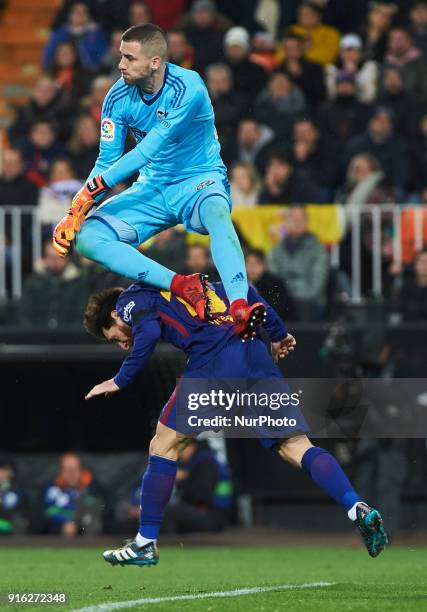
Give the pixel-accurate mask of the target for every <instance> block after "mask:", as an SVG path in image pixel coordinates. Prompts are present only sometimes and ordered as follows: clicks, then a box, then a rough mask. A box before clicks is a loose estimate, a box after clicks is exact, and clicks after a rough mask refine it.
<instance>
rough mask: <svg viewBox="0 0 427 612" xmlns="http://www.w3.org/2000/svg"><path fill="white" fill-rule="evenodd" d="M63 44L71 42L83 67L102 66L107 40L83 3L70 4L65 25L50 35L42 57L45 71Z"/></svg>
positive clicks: (93, 67)
mask: <svg viewBox="0 0 427 612" xmlns="http://www.w3.org/2000/svg"><path fill="white" fill-rule="evenodd" d="M64 42H71V43H73V44H74V45H75V46H76V49H78V53H79V59H80V62H81V64H82V65H83V66H85V67H87V68H91V69H96V68H98V67H99V66H100V65H101V64H102V60H103V57H104V54H105V52H106V50H107V38H106V36H105V33H104V31H103V30H102V28H101V27H100V26H99V25H98V24H97V23H95V22H94V21H92V18H91V15H90V12H89V8H88V6H87V4H85V3H84V2H75V3H74V4H72V5H71V6H70V10H69V13H68V21H67V23H65V24H64V25H62V26H60V27H59V28H58V29H57V30H55V31H54V32H53V33H52V35H51V37H50V40H49V42H48V43H47V45H46V47H45V50H44V55H43V68H44V69H45V70H47V69H48V68H50V67H51V66H52V64H53V63H54V58H55V51H56V49H57V47H58V45H60V44H61V43H64Z"/></svg>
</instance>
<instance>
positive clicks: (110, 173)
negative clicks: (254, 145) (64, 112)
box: [89, 63, 226, 187]
mask: <svg viewBox="0 0 427 612" xmlns="http://www.w3.org/2000/svg"><path fill="white" fill-rule="evenodd" d="M128 129H130V130H131V131H132V132H133V134H134V136H135V139H136V146H135V148H134V149H132V150H131V151H130V152H129V153H126V154H125V155H123V150H124V146H125V140H126V136H127V132H128ZM214 170H217V171H220V172H225V171H226V170H225V166H224V164H223V161H222V159H221V156H220V145H219V142H218V137H217V134H216V130H215V125H214V112H213V108H212V104H211V101H210V98H209V94H208V91H207V89H206V86H205V84H204V83H203V81H202V79H201V77H200V75H199V74H198V73H197V72H194V71H193V70H187V69H186V68H181V67H180V66H175V65H174V64H169V63H167V64H166V68H165V75H164V80H163V85H162V87H161V88H160V89H159V90H158V91H157V92H155V93H154V94H152V95H147V94H145V93H143V92H142V91H141V89H140V88H139V87H138V86H137V85H126V83H125V82H124V80H123V79H122V78H120V79H119V80H118V81H117V82H116V83H115V84H114V85H113V87H112V88H111V89H110V91H109V92H108V94H107V96H106V97H105V100H104V104H103V107H102V119H101V136H100V147H99V156H98V159H97V161H96V164H95V167H94V168H93V170H92V172H91V174H90V175H89V178H92V177H93V176H95V175H97V174H102V176H103V178H104V180H105V181H106V183H107V184H108V185H109V186H110V187H113V186H114V185H116V184H117V183H119V182H121V181H123V180H125V179H126V178H128V177H129V176H131V175H132V174H134V173H135V172H137V171H139V172H140V173H141V174H143V175H144V176H145V177H147V178H149V179H154V180H156V181H159V182H161V183H170V182H174V181H179V180H180V179H185V178H187V177H190V176H194V175H197V174H203V173H205V172H206V171H208V172H209V171H214Z"/></svg>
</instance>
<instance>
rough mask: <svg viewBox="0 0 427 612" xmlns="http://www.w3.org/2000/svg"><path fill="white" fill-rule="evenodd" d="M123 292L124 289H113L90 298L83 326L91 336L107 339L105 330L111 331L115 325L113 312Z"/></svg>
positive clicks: (105, 290) (94, 294)
mask: <svg viewBox="0 0 427 612" xmlns="http://www.w3.org/2000/svg"><path fill="white" fill-rule="evenodd" d="M123 291H124V289H123V288H122V287H111V288H109V289H104V290H103V291H99V293H93V294H92V295H91V296H90V298H89V299H88V302H87V305H86V310H85V314H84V318H83V324H84V326H85V328H86V330H87V331H88V332H89V333H90V334H92V335H93V336H96V337H97V338H102V339H103V340H104V339H105V337H104V332H103V330H104V329H110V327H111V326H112V325H113V323H114V319H113V318H112V316H111V312H112V311H113V310H114V309H115V308H116V304H117V300H118V299H119V295H120V294H121V293H122V292H123Z"/></svg>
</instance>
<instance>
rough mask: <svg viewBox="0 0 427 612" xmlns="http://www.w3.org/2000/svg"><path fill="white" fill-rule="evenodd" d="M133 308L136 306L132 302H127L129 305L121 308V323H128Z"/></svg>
mask: <svg viewBox="0 0 427 612" xmlns="http://www.w3.org/2000/svg"><path fill="white" fill-rule="evenodd" d="M135 306H136V304H135V302H134V301H133V300H132V301H131V302H129V304H126V306H125V307H124V308H123V321H125V323H129V321H130V320H131V312H132V308H134V307H135Z"/></svg>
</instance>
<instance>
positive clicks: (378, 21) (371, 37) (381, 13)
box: [362, 0, 396, 63]
mask: <svg viewBox="0 0 427 612" xmlns="http://www.w3.org/2000/svg"><path fill="white" fill-rule="evenodd" d="M395 13H396V7H395V5H393V4H389V3H387V2H385V1H384V0H382V1H380V2H373V3H372V5H370V8H369V11H368V15H367V21H366V25H365V27H364V28H363V29H362V35H363V40H364V55H365V59H367V60H375V61H376V62H380V63H381V62H382V61H383V59H384V55H385V53H386V50H387V40H388V31H389V29H390V27H391V25H392V22H393V17H394V15H395Z"/></svg>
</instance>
